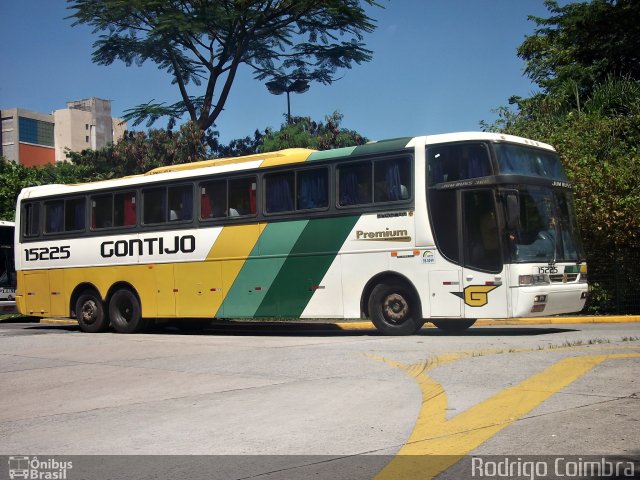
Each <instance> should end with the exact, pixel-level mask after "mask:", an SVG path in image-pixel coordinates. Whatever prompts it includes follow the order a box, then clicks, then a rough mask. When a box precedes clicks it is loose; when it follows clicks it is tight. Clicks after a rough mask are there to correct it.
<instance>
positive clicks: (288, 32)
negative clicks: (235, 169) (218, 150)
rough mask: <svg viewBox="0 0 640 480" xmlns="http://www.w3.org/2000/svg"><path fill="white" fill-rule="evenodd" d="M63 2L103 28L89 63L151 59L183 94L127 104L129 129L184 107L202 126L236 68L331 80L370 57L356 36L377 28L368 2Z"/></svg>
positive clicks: (78, 17)
mask: <svg viewBox="0 0 640 480" xmlns="http://www.w3.org/2000/svg"><path fill="white" fill-rule="evenodd" d="M67 1H68V3H69V9H70V10H72V12H73V13H72V15H70V17H69V18H71V19H73V20H74V22H73V25H74V26H75V25H81V24H86V25H90V26H92V27H93V28H94V33H98V32H100V33H102V35H101V36H100V37H99V39H98V40H97V41H96V42H95V43H94V44H93V48H94V50H93V61H94V62H95V63H98V64H100V65H110V64H112V63H113V62H115V61H116V60H121V61H123V62H125V64H126V65H132V64H133V63H136V64H137V65H142V64H143V63H145V62H147V61H149V62H152V63H155V64H156V65H157V66H158V68H159V69H160V70H164V71H165V72H167V73H168V74H169V75H170V76H171V78H172V83H173V84H175V85H177V87H178V89H179V92H180V97H181V100H179V101H177V102H175V103H173V104H170V105H168V104H167V103H164V102H162V103H158V102H156V101H155V100H151V101H149V102H148V103H146V104H142V105H138V106H136V107H133V108H131V109H129V110H128V111H127V112H126V115H125V117H126V118H127V119H133V120H134V122H133V125H134V126H135V125H138V124H140V123H141V122H142V121H144V120H145V119H146V120H147V121H148V122H147V125H148V126H149V125H151V124H153V122H154V121H155V120H157V119H158V118H160V117H169V119H170V125H173V124H174V123H175V121H176V120H177V119H179V118H181V117H182V116H183V115H184V114H188V116H189V118H190V119H191V121H192V122H194V123H196V124H197V125H198V126H199V128H200V129H201V130H202V131H206V130H207V129H208V128H209V127H211V126H212V125H213V124H214V122H215V121H216V119H217V118H218V116H219V115H220V113H221V112H222V110H223V108H224V105H225V102H226V100H227V98H228V96H229V92H230V91H231V87H232V85H233V82H234V80H235V78H236V75H237V74H238V71H239V68H240V67H241V66H242V65H246V66H248V67H249V68H250V69H251V70H252V71H253V73H254V75H255V77H256V78H257V79H259V80H263V79H267V78H278V77H282V76H287V77H289V78H300V79H304V80H307V81H316V82H320V83H323V84H331V83H332V82H334V81H335V80H336V77H335V73H336V71H337V70H338V69H342V68H351V66H352V64H353V63H356V64H360V63H362V62H367V61H369V60H371V58H372V52H371V51H370V50H368V49H366V48H365V46H364V44H363V42H362V39H363V34H364V33H367V32H371V31H373V30H374V28H375V25H374V23H373V20H372V19H371V18H370V17H369V16H368V15H367V14H366V13H365V10H364V8H363V5H364V6H374V5H377V4H376V2H375V0H266V1H265V0H242V1H228V0H191V1H182V0H180V1H179V0H136V1H123V0H67ZM189 89H191V92H190V91H189ZM194 92H195V93H194Z"/></svg>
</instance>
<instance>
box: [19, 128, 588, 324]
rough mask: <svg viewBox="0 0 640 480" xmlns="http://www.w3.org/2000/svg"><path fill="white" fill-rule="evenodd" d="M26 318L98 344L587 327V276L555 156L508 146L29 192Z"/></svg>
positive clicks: (479, 136) (198, 170) (296, 157)
mask: <svg viewBox="0 0 640 480" xmlns="http://www.w3.org/2000/svg"><path fill="white" fill-rule="evenodd" d="M16 222H17V225H19V228H17V229H16V230H17V231H16V247H17V252H16V270H17V274H18V291H17V303H18V308H19V310H20V311H21V312H22V313H24V314H28V315H35V316H56V317H58V316H63V317H72V318H77V320H78V322H79V324H80V327H81V328H82V330H84V331H86V332H99V331H104V330H106V329H108V328H109V326H110V325H111V326H112V327H113V329H115V330H116V331H117V332H121V333H130V332H137V331H141V330H142V329H144V327H145V326H146V325H147V324H148V323H149V322H150V321H154V320H156V319H194V318H200V319H204V318H208V319H214V318H217V319H256V318H279V319H287V318H291V319H304V318H311V319H320V318H321V319H354V318H369V319H371V321H372V322H373V323H374V325H375V326H376V327H377V328H378V329H379V331H380V332H382V333H383V334H388V335H406V334H413V333H415V332H417V331H418V330H419V329H420V328H421V327H422V326H423V324H424V323H425V321H429V322H432V323H434V324H435V325H436V326H438V327H440V328H442V329H445V330H462V329H465V328H467V327H469V326H471V325H472V324H473V322H474V321H475V319H477V318H479V317H481V318H514V317H524V316H540V315H554V314H561V313H568V312H577V311H579V310H581V309H582V308H583V306H584V303H585V300H586V297H587V274H586V264H585V261H584V254H583V250H582V246H581V243H580V237H579V232H578V228H577V225H576V216H575V213H574V207H573V200H572V193H571V185H570V184H569V182H568V181H567V178H566V176H565V174H564V172H563V169H562V167H561V164H560V161H559V158H558V155H557V154H556V152H555V151H554V149H553V148H552V147H551V146H549V145H545V144H542V143H539V142H535V141H532V140H527V139H524V138H519V137H513V136H507V135H499V134H493V133H454V134H443V135H431V136H421V137H415V138H398V139H392V140H387V141H380V142H375V143H369V144H367V145H362V146H358V147H349V148H341V149H336V150H329V151H322V152H320V151H313V150H306V149H289V150H283V151H280V152H272V153H265V154H256V155H251V156H246V157H239V158H231V159H218V160H208V161H203V162H198V163H192V164H185V165H176V166H170V167H162V168H158V169H155V170H153V171H150V172H148V173H147V174H145V175H138V176H131V177H126V178H122V179H118V180H109V181H101V182H95V183H87V184H81V185H48V186H40V187H33V188H27V189H24V190H23V191H22V193H21V194H20V196H19V199H18V204H17V212H16Z"/></svg>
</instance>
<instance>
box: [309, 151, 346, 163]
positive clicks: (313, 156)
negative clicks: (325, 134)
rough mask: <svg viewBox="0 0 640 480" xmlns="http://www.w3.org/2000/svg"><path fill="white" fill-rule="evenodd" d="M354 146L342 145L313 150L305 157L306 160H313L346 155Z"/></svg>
mask: <svg viewBox="0 0 640 480" xmlns="http://www.w3.org/2000/svg"><path fill="white" fill-rule="evenodd" d="M355 149H356V147H344V148H334V149H333V150H322V151H320V152H313V153H312V154H311V155H309V157H308V158H307V160H306V161H307V162H313V161H316V160H326V159H328V158H338V157H348V156H349V155H351V154H352V153H353V151H354V150H355Z"/></svg>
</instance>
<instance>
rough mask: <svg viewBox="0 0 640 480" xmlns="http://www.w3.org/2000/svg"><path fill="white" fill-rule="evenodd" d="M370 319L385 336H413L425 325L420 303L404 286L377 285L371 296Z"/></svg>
mask: <svg viewBox="0 0 640 480" xmlns="http://www.w3.org/2000/svg"><path fill="white" fill-rule="evenodd" d="M369 317H370V318H371V321H372V322H373V324H374V325H375V327H376V328H377V329H378V331H379V332H380V333H382V334H383V335H413V334H414V333H416V332H417V331H418V330H420V329H421V328H422V325H424V320H422V319H421V318H420V315H419V311H418V302H417V301H416V299H415V297H414V295H413V294H412V293H411V291H410V290H409V289H408V288H406V287H405V286H403V285H402V284H387V283H381V284H379V285H376V287H375V288H374V289H373V290H372V291H371V295H370V296H369Z"/></svg>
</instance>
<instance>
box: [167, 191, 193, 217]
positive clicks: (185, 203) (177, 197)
mask: <svg viewBox="0 0 640 480" xmlns="http://www.w3.org/2000/svg"><path fill="white" fill-rule="evenodd" d="M192 218H193V189H192V188H191V185H180V186H178V187H169V221H170V222H174V221H178V220H181V221H186V220H191V219H192Z"/></svg>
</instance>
